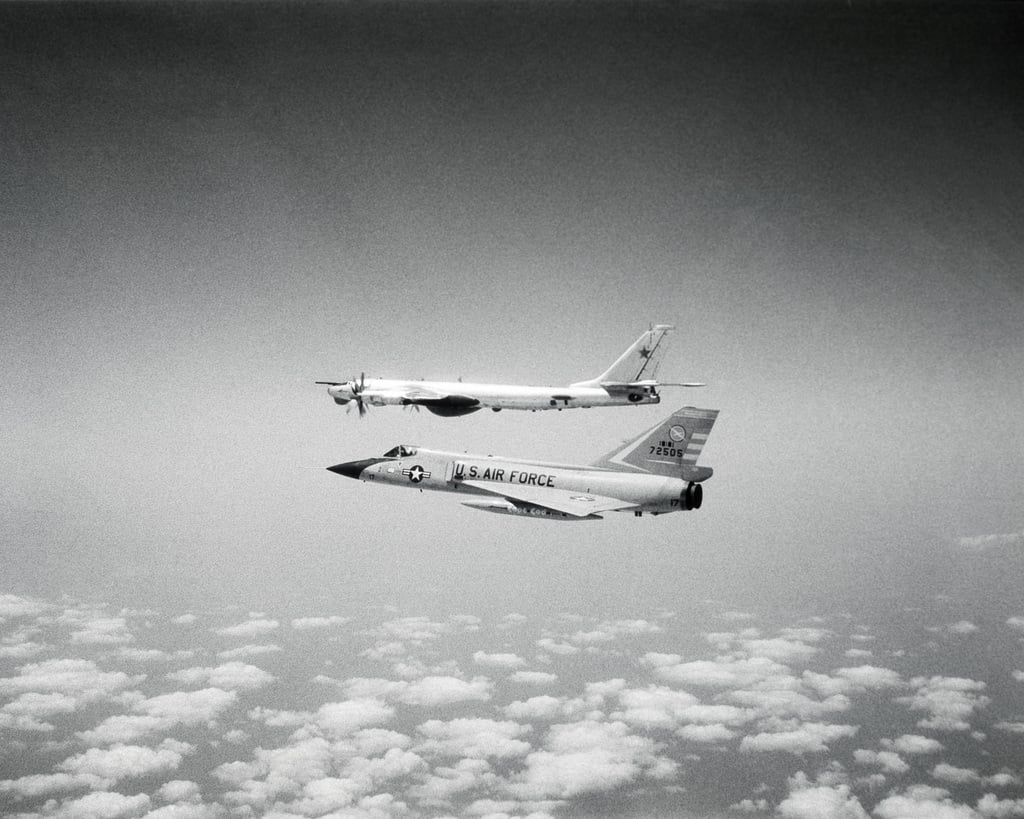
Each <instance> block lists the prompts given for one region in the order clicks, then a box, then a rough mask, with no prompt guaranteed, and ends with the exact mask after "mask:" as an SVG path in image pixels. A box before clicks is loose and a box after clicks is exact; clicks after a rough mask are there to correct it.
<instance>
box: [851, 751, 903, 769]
mask: <svg viewBox="0 0 1024 819" xmlns="http://www.w3.org/2000/svg"><path fill="white" fill-rule="evenodd" d="M853 760H854V762H856V763H857V764H858V765H869V766H873V767H878V768H881V769H882V770H883V771H885V772H886V773H888V774H895V775H897V776H898V775H900V774H905V773H906V772H907V771H909V770H910V766H909V765H908V764H907V763H906V762H904V761H903V758H902V757H901V756H900V755H899V754H897V753H896V752H895V751H868V750H864V749H858V750H856V751H854V752H853Z"/></svg>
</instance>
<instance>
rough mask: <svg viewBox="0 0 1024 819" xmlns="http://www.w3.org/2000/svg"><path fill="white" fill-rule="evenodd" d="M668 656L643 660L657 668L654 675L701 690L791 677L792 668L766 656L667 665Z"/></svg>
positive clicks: (645, 657) (647, 657)
mask: <svg viewBox="0 0 1024 819" xmlns="http://www.w3.org/2000/svg"><path fill="white" fill-rule="evenodd" d="M666 656H672V655H660V654H653V655H652V654H646V655H644V660H645V661H646V662H647V663H649V664H650V665H653V666H654V670H655V674H656V675H657V676H659V677H661V678H662V679H663V680H666V681H667V682H673V683H678V684H679V685H693V686H698V687H702V688H740V687H742V686H746V685H753V684H754V683H757V682H759V681H761V680H764V679H766V678H769V677H777V676H784V677H789V676H790V674H789V668H788V667H787V666H785V665H782V664H780V663H777V662H775V661H774V660H771V659H768V658H767V657H753V658H732V657H723V658H719V659H718V660H693V661H691V662H686V663H684V662H676V663H666V662H665V658H666Z"/></svg>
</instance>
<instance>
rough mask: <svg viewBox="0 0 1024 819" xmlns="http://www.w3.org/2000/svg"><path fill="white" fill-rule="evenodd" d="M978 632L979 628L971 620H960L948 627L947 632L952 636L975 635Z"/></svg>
mask: <svg viewBox="0 0 1024 819" xmlns="http://www.w3.org/2000/svg"><path fill="white" fill-rule="evenodd" d="M977 630H978V627H977V626H976V625H974V623H972V622H971V621H970V620H958V621H957V622H955V623H951V624H950V625H948V626H946V631H948V632H950V633H951V634H974V632H976V631H977Z"/></svg>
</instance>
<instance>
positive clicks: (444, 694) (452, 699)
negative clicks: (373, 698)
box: [398, 677, 492, 706]
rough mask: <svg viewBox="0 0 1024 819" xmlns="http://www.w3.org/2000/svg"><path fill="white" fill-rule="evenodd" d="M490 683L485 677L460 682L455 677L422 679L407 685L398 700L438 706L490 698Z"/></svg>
mask: <svg viewBox="0 0 1024 819" xmlns="http://www.w3.org/2000/svg"><path fill="white" fill-rule="evenodd" d="M491 687H492V686H491V682H490V680H488V679H487V678H486V677H474V678H473V679H472V680H469V681H466V680H460V679H459V678H457V677H424V678H423V679H421V680H416V681H415V682H411V683H409V684H408V687H407V688H406V689H405V690H404V691H403V692H402V693H401V694H400V695H399V697H398V699H399V700H400V701H401V702H403V703H406V704H408V705H420V706H438V705H449V704H452V703H456V702H469V701H472V700H480V701H486V700H489V699H490V698H491Z"/></svg>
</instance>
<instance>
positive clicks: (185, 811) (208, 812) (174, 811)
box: [142, 802, 226, 819]
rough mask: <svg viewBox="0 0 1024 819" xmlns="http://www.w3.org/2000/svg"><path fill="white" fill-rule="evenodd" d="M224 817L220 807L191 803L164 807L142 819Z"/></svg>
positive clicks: (218, 818)
mask: <svg viewBox="0 0 1024 819" xmlns="http://www.w3.org/2000/svg"><path fill="white" fill-rule="evenodd" d="M225 815H226V811H225V809H224V808H223V807H222V806H221V805H203V804H197V803H192V802H185V803H178V804H175V805H164V806H163V807H162V808H156V809H155V810H151V811H149V813H147V814H145V815H144V816H143V817H142V819H220V817H223V816H225Z"/></svg>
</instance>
